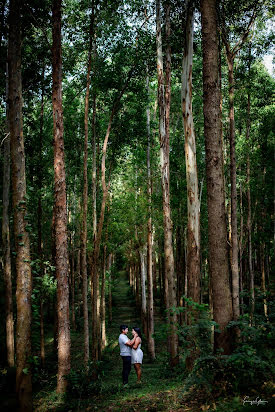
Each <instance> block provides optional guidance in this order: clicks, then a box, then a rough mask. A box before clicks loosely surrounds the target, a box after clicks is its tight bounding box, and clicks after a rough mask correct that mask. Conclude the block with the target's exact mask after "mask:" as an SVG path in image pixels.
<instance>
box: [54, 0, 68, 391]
mask: <svg viewBox="0 0 275 412" xmlns="http://www.w3.org/2000/svg"><path fill="white" fill-rule="evenodd" d="M52 19H53V20H52V23H53V26H52V38H53V46H52V78H53V90H52V104H53V134H54V194H55V206H54V208H55V218H54V225H55V248H56V251H55V264H56V277H57V316H58V372H57V392H58V393H63V392H65V391H66V386H67V381H66V378H65V376H66V375H68V373H69V371H70V346H71V339H70V314H69V279H68V269H69V268H68V245H67V209H66V176H65V159H64V136H63V135H64V125H63V109H62V57H61V0H53V2H52Z"/></svg>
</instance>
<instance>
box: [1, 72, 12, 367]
mask: <svg viewBox="0 0 275 412" xmlns="http://www.w3.org/2000/svg"><path fill="white" fill-rule="evenodd" d="M8 90H9V88H8V64H7V78H6V99H7V102H6V107H7V110H6V116H7V128H6V132H7V135H6V137H5V139H4V143H3V147H4V156H3V157H4V159H3V213H2V244H3V275H4V285H5V311H6V348H7V363H8V365H9V366H10V367H12V366H14V321H13V305H12V274H11V256H10V225H9V193H10V136H9V135H10V133H9V124H8V116H9V108H8V99H9V94H8Z"/></svg>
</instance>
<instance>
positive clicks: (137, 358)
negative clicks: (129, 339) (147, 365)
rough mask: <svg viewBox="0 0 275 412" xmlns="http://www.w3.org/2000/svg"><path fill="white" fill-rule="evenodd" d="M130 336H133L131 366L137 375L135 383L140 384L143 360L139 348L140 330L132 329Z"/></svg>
mask: <svg viewBox="0 0 275 412" xmlns="http://www.w3.org/2000/svg"><path fill="white" fill-rule="evenodd" d="M132 334H133V336H134V338H133V339H134V344H133V346H132V364H133V365H134V368H135V371H136V374H137V383H141V364H142V359H143V352H142V350H141V349H140V347H141V330H140V328H133V329H132Z"/></svg>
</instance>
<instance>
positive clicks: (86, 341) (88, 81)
mask: <svg viewBox="0 0 275 412" xmlns="http://www.w3.org/2000/svg"><path fill="white" fill-rule="evenodd" d="M93 31H94V1H92V14H91V20H90V29H89V51H88V64H87V78H86V95H85V114H84V130H85V138H84V153H83V205H82V208H83V210H82V213H83V215H82V239H81V274H82V300H83V318H84V363H85V365H86V367H87V365H88V361H89V317H88V301H87V290H88V281H87V211H88V175H87V159H88V135H89V96H90V84H91V64H92V39H93Z"/></svg>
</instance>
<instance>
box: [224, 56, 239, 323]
mask: <svg viewBox="0 0 275 412" xmlns="http://www.w3.org/2000/svg"><path fill="white" fill-rule="evenodd" d="M227 64H228V82H229V124H230V139H229V140H230V181H231V250H232V261H231V262H232V263H231V271H232V301H233V318H234V320H237V319H238V318H239V316H240V290H239V282H240V279H239V264H238V225H237V172H236V150H235V116H234V57H233V56H232V55H231V54H229V53H227Z"/></svg>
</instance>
